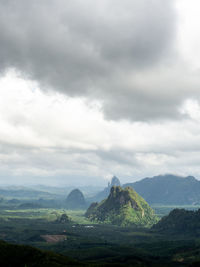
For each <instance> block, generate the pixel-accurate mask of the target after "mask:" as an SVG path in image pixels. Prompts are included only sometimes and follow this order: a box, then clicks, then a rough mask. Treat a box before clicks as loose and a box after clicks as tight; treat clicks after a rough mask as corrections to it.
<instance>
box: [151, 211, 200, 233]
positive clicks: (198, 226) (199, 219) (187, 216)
mask: <svg viewBox="0 0 200 267" xmlns="http://www.w3.org/2000/svg"><path fill="white" fill-rule="evenodd" d="M153 229H154V230H156V231H159V232H162V233H164V234H169V233H171V234H181V235H189V236H200V209H199V210H197V211H192V210H185V209H174V210H172V211H171V212H170V213H169V215H168V216H165V217H163V218H162V219H161V220H160V221H159V222H158V223H157V224H155V225H154V226H153Z"/></svg>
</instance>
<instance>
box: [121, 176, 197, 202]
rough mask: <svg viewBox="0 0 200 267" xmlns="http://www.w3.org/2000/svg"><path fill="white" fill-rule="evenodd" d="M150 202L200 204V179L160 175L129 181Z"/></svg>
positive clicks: (128, 184) (129, 184)
mask: <svg viewBox="0 0 200 267" xmlns="http://www.w3.org/2000/svg"><path fill="white" fill-rule="evenodd" d="M127 186H131V187H132V188H134V189H135V191H136V192H137V193H138V194H140V195H141V196H142V197H143V198H144V199H145V200H146V201H147V202H148V203H149V204H163V205H195V204H200V181H198V180H197V179H195V178H194V177H193V176H187V177H180V176H176V175H159V176H154V177H152V178H144V179H142V180H140V181H138V182H135V183H127V184H125V185H123V187H127Z"/></svg>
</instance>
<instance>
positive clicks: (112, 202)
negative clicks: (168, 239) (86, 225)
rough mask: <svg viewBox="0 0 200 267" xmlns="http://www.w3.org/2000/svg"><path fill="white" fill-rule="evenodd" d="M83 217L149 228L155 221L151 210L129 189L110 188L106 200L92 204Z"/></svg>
mask: <svg viewBox="0 0 200 267" xmlns="http://www.w3.org/2000/svg"><path fill="white" fill-rule="evenodd" d="M85 216H86V217H87V218H89V219H90V220H91V221H97V222H103V223H110V224H114V225H121V226H129V225H136V226H151V225H152V224H154V223H155V222H156V221H157V218H156V216H155V214H154V211H153V210H152V208H151V207H150V206H149V205H148V204H147V202H146V201H145V200H144V199H143V198H142V197H141V196H139V195H138V194H137V193H136V192H135V191H134V190H133V189H132V188H131V187H126V188H125V189H123V188H122V187H120V186H112V187H111V190H110V194H109V196H108V198H106V199H105V200H103V201H101V202H100V203H99V204H98V203H92V204H91V205H90V207H89V208H88V210H87V212H86V214H85Z"/></svg>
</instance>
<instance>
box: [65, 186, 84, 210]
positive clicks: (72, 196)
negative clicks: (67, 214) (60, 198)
mask: <svg viewBox="0 0 200 267" xmlns="http://www.w3.org/2000/svg"><path fill="white" fill-rule="evenodd" d="M85 207H86V202H85V198H84V195H83V193H82V192H81V191H80V190H79V189H74V190H72V191H71V192H70V193H69V195H68V197H67V199H66V208H67V209H84V208H85Z"/></svg>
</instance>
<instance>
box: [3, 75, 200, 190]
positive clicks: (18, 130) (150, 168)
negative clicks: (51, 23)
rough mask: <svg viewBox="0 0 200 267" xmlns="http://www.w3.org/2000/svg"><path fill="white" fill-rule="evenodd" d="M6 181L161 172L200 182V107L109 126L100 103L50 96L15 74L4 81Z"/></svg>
mask: <svg viewBox="0 0 200 267" xmlns="http://www.w3.org/2000/svg"><path fill="white" fill-rule="evenodd" d="M0 88H1V90H0V125H1V130H0V163H1V164H0V178H1V179H0V184H1V183H22V184H25V183H34V182H35V183H50V184H56V185H59V184H78V185H80V184H92V185H97V184H101V183H102V184H103V183H104V184H106V182H105V180H104V179H102V178H107V177H111V176H112V175H113V174H116V175H117V176H119V177H120V178H121V180H122V182H127V181H134V180H135V179H138V178H143V177H145V176H151V175H152V176H153V175H156V174H159V173H169V172H171V173H178V174H182V175H188V174H190V175H194V176H196V177H197V178H199V163H200V162H199V150H200V145H199V144H200V136H199V132H200V106H199V105H198V102H194V101H188V102H187V103H186V104H185V105H184V106H183V108H182V112H183V113H184V114H185V115H187V119H184V120H180V121H171V122H170V121H165V122H162V123H158V122H156V123H155V122H154V123H153V124H149V123H146V122H140V123H138V122H135V123H130V122H128V121H107V120H105V118H103V116H102V113H101V110H100V109H99V107H98V105H95V103H93V105H90V107H88V106H87V105H86V103H85V102H84V101H83V100H81V99H75V98H74V99H71V98H67V97H66V98H64V97H63V95H60V94H56V95H55V94H51V95H46V94H45V93H44V92H42V91H40V89H39V88H38V86H37V84H35V83H31V82H28V83H27V81H24V80H22V79H20V78H17V77H16V75H15V74H14V73H9V74H7V76H6V77H5V78H3V79H0Z"/></svg>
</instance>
